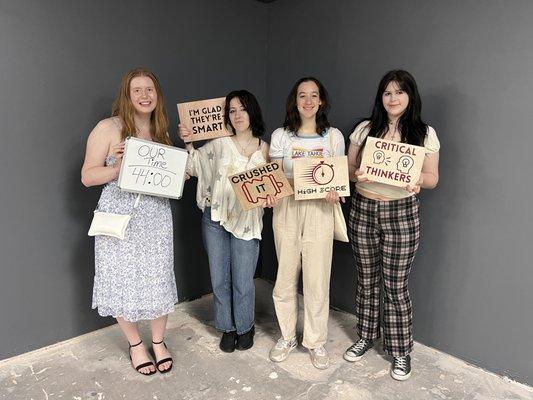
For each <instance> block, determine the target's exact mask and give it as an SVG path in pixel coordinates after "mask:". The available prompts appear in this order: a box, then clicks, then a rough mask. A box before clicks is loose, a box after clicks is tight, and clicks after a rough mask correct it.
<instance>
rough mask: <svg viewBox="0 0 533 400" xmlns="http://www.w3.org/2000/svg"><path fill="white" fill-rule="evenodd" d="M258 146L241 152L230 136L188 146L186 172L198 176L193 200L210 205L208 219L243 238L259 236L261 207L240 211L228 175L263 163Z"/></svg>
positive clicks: (203, 204) (261, 219) (202, 205)
mask: <svg viewBox="0 0 533 400" xmlns="http://www.w3.org/2000/svg"><path fill="white" fill-rule="evenodd" d="M265 163H266V160H265V157H264V156H263V151H262V149H259V150H257V151H256V152H254V153H253V154H252V155H251V156H250V158H247V157H245V156H243V155H242V154H241V153H240V152H239V150H238V149H237V147H236V146H235V143H234V142H233V140H232V139H231V137H223V138H218V139H213V140H210V141H209V142H207V143H206V144H205V145H203V146H202V147H200V148H199V149H195V150H191V151H190V155H189V160H188V162H187V173H188V174H189V175H191V176H196V177H198V184H197V187H196V203H197V205H198V208H200V209H201V210H202V211H203V210H204V209H205V207H211V219H212V220H213V221H217V222H220V225H222V226H223V227H224V229H226V230H227V231H228V232H230V233H232V234H233V235H234V236H235V237H237V238H239V239H244V240H251V239H261V231H262V230H263V209H262V208H261V207H259V208H254V209H252V210H249V211H244V210H243V209H242V207H241V204H240V203H239V200H238V199H237V196H236V195H235V192H234V191H233V188H232V186H231V183H230V181H229V179H228V176H230V175H233V174H236V173H238V172H242V171H245V170H247V169H250V168H254V167H256V166H258V165H261V164H265Z"/></svg>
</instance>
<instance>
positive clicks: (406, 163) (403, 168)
mask: <svg viewBox="0 0 533 400" xmlns="http://www.w3.org/2000/svg"><path fill="white" fill-rule="evenodd" d="M414 164H415V160H413V158H412V157H409V156H406V155H403V156H401V157H400V158H399V159H398V162H397V163H396V169H397V170H398V171H400V172H403V173H404V174H408V173H409V171H410V170H411V168H412V167H413V165H414Z"/></svg>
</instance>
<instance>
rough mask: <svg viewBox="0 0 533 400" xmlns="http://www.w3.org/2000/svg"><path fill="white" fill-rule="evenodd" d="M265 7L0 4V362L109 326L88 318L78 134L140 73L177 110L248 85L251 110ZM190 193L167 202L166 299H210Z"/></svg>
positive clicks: (88, 255)
mask: <svg viewBox="0 0 533 400" xmlns="http://www.w3.org/2000/svg"><path fill="white" fill-rule="evenodd" d="M267 12H268V9H267V6H266V5H264V4H261V3H259V2H255V1H249V0H231V1H224V2H221V1H218V0H195V1H188V2H183V1H179V2H178V1H171V0H165V1H162V0H161V1H157V2H147V1H140V0H127V1H126V0H124V1H113V2H111V1H103V0H99V1H90V2H81V1H76V2H71V1H67V0H65V1H46V2H40V1H37V0H34V1H22V0H20V1H4V0H1V1H0V54H1V62H0V88H1V95H0V121H1V130H2V133H1V134H2V145H1V146H0V182H1V183H2V190H1V191H0V198H1V207H0V221H1V223H0V255H1V256H0V325H1V328H0V359H3V358H6V357H9V356H12V355H15V354H19V353H22V352H25V351H28V350H32V349H36V348H39V347H42V346H44V345H49V344H51V343H55V342H58V341H60V340H63V339H66V338H70V337H73V336H76V335H79V334H81V333H84V332H88V331H92V330H94V329H96V328H99V327H102V326H104V325H107V324H110V323H112V322H114V321H113V320H112V319H110V318H107V319H104V318H100V317H99V316H98V315H97V313H96V311H93V310H91V308H90V307H91V295H92V279H93V271H94V263H93V240H92V239H90V238H89V237H87V236H86V232H87V229H88V226H89V223H90V218H91V215H92V210H93V209H94V206H95V204H96V202H97V199H98V196H99V193H100V190H101V188H91V189H86V188H84V187H83V186H82V184H81V182H80V168H81V165H82V162H83V156H84V151H85V142H86V139H87V136H88V134H89V132H90V131H91V129H92V128H93V127H94V125H95V124H96V123H97V122H98V120H100V119H102V118H104V117H106V116H108V115H109V112H110V108H111V103H112V101H113V99H114V97H115V95H116V93H117V91H118V86H119V84H120V78H121V76H122V74H124V73H125V72H126V71H127V70H129V69H130V68H133V67H136V66H146V67H148V68H149V69H152V70H153V71H154V72H155V73H156V75H157V76H158V78H159V79H160V81H161V84H162V86H163V89H164V91H165V97H166V103H167V107H168V111H169V115H170V117H171V126H172V128H171V133H172V134H173V135H175V134H174V132H175V126H176V120H177V116H176V114H177V113H176V106H175V104H176V103H177V102H180V101H188V100H193V99H198V98H206V97H217V96H223V95H225V94H226V93H227V92H228V91H229V90H232V89H235V88H248V89H250V90H251V91H253V92H254V93H255V94H256V95H257V96H258V97H259V99H260V101H263V102H264V100H265V92H266V89H265V72H266V69H265V67H264V65H265V57H266V35H267V24H266V21H267ZM194 188H195V183H189V184H188V185H187V188H186V190H185V194H184V198H183V199H182V200H181V201H179V202H176V201H173V204H172V205H173V210H174V226H175V243H176V245H175V259H176V263H175V270H176V278H177V281H178V286H179V295H180V299H181V300H183V299H190V298H194V297H198V296H200V295H202V294H204V293H206V292H209V291H210V283H209V275H208V268H207V261H206V257H205V252H204V251H203V248H202V244H201V236H200V231H199V226H200V224H199V218H200V213H199V211H198V210H197V209H196V206H195V202H194Z"/></svg>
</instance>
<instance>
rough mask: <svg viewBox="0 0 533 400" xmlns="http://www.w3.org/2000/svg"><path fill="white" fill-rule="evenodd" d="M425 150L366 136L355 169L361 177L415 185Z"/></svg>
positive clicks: (396, 183)
mask: <svg viewBox="0 0 533 400" xmlns="http://www.w3.org/2000/svg"><path fill="white" fill-rule="evenodd" d="M425 154H426V149H425V148H424V147H421V146H413V145H411V144H407V143H401V142H393V141H391V140H385V139H378V138H375V137H367V139H366V144H365V147H364V150H363V156H362V158H361V166H360V167H359V169H360V170H361V171H362V172H363V173H364V175H363V176H364V177H366V178H368V179H370V180H372V181H374V182H380V183H386V184H388V185H392V186H398V187H406V186H407V185H415V184H416V183H417V182H418V179H419V178H420V172H421V171H422V164H423V163H424V156H425Z"/></svg>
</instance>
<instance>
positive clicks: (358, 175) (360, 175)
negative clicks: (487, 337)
mask: <svg viewBox="0 0 533 400" xmlns="http://www.w3.org/2000/svg"><path fill="white" fill-rule="evenodd" d="M355 182H360V183H372V182H374V181H373V180H371V179H368V178H367V177H366V175H365V173H364V172H363V171H361V170H360V169H356V170H355Z"/></svg>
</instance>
